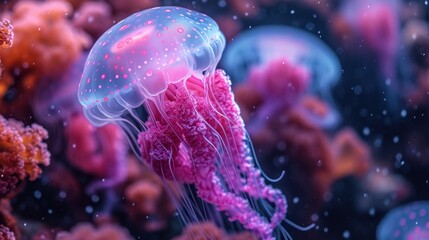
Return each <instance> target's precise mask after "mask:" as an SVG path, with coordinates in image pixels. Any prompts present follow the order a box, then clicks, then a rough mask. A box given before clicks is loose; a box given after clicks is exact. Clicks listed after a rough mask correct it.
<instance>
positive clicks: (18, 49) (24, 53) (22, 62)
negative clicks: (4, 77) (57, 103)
mask: <svg viewBox="0 0 429 240" xmlns="http://www.w3.org/2000/svg"><path fill="white" fill-rule="evenodd" d="M30 12H31V14H28V13H30ZM71 14H72V8H71V6H70V5H69V4H68V3H66V2H62V1H52V2H41V3H39V2H31V1H21V2H18V3H17V4H16V5H15V6H14V9H13V12H12V13H11V16H10V21H11V22H12V23H13V26H14V35H15V36H14V45H13V46H12V47H11V48H10V49H7V50H6V51H2V52H1V53H0V56H1V57H2V58H3V59H4V65H5V67H6V69H11V68H12V67H19V68H24V69H26V68H30V69H33V70H34V71H36V72H38V73H39V74H43V75H44V76H52V75H53V74H58V73H61V72H62V71H63V70H64V69H66V68H67V67H68V66H69V65H70V64H71V63H72V62H73V61H74V60H75V59H77V57H78V56H79V54H80V52H81V51H82V48H83V47H85V46H88V45H89V43H90V42H89V38H88V36H86V35H85V34H83V33H82V32H79V31H78V30H77V29H75V28H73V26H72V24H71V22H70V21H69V20H68V19H67V17H68V16H69V15H71ZM5 56H7V58H5Z"/></svg>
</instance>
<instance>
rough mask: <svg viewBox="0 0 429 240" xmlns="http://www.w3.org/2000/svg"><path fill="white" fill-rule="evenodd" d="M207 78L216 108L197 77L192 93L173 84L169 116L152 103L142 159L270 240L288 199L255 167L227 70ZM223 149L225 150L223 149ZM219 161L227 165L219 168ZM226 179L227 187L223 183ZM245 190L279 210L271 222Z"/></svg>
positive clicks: (168, 94) (191, 80) (167, 96)
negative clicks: (193, 186)
mask: <svg viewBox="0 0 429 240" xmlns="http://www.w3.org/2000/svg"><path fill="white" fill-rule="evenodd" d="M208 81H212V82H211V83H210V84H209V85H210V86H211V88H212V89H211V90H210V91H209V93H210V94H209V96H208V97H209V98H211V99H212V101H213V102H215V103H216V105H215V106H214V107H215V110H216V111H217V112H216V111H215V112H214V111H213V109H212V107H213V106H210V105H209V103H208V102H207V101H206V99H205V98H204V92H207V90H206V89H205V87H204V85H203V84H202V82H201V81H199V80H198V79H197V78H194V77H191V78H189V79H188V80H187V82H186V87H187V91H186V90H185V88H184V87H183V86H180V85H174V84H172V85H170V86H169V88H168V89H167V91H166V93H165V100H166V101H165V103H164V108H165V114H161V113H160V112H159V111H158V110H157V109H156V108H155V107H154V106H153V105H151V103H150V102H149V103H148V104H147V106H148V108H149V109H150V112H151V113H152V115H151V116H150V117H149V119H148V120H147V122H146V126H147V128H148V129H147V131H144V132H142V133H141V134H140V136H139V140H138V142H139V144H140V145H141V146H142V148H141V150H142V158H143V160H145V161H146V162H147V163H148V164H149V165H150V166H152V167H153V169H154V170H155V172H157V173H158V174H159V175H160V176H162V177H163V178H165V179H171V180H175V181H180V182H185V183H193V184H195V186H196V188H197V193H198V195H199V197H200V198H202V199H203V200H204V201H206V202H208V203H211V204H213V205H215V206H216V207H217V209H218V210H220V211H224V212H226V214H227V215H228V216H229V218H230V221H238V222H240V223H241V224H242V225H243V226H244V227H245V228H246V229H248V230H252V231H255V232H256V233H257V234H258V235H259V236H260V237H261V238H263V239H271V238H272V236H271V234H272V230H273V229H274V228H275V227H276V226H277V225H279V224H280V223H281V221H282V220H283V218H284V215H285V214H286V199H285V198H284V196H283V195H282V193H281V192H280V191H279V190H276V189H273V188H272V187H270V186H267V185H265V183H264V180H263V178H262V177H261V172H260V171H259V170H257V169H255V167H254V166H253V162H252V158H251V157H250V156H251V154H250V152H249V149H248V148H247V146H246V145H245V141H246V135H245V129H244V124H243V121H242V119H241V117H240V114H239V109H238V107H237V105H236V104H235V102H234V99H233V95H232V94H231V92H230V86H229V84H230V81H229V79H228V78H227V76H226V75H225V73H224V72H223V71H217V72H216V73H215V75H214V76H213V77H212V78H210V79H208ZM189 94H191V97H190V96H189ZM191 109H196V110H197V111H192V110H191ZM217 114H219V116H216V115H217ZM181 142H183V144H181ZM186 146H188V147H186ZM222 147H226V151H224V152H219V151H218V149H221V148H222ZM217 159H219V161H221V163H222V164H223V165H224V166H223V167H220V170H219V172H217V170H216V160H217ZM235 172H241V173H242V175H241V176H240V175H237V174H235ZM219 174H220V175H219ZM221 177H222V178H223V180H224V181H225V182H226V185H227V188H224V187H223V186H222V184H221V181H222V180H221ZM240 192H242V193H247V194H248V195H249V196H251V197H253V198H256V199H262V200H266V201H268V202H271V203H272V204H273V205H274V206H275V212H274V214H273V215H272V217H271V219H270V222H268V221H267V220H266V219H265V218H264V217H263V216H261V215H260V214H259V213H258V212H256V211H255V210H254V209H252V207H251V204H250V203H249V202H248V200H247V199H246V198H243V197H241V196H240V195H239V194H237V193H240Z"/></svg>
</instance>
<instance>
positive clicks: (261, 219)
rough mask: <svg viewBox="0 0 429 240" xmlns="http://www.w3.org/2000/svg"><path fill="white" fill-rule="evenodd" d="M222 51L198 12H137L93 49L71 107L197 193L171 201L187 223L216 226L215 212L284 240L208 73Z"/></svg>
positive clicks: (279, 215)
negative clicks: (114, 129) (118, 132)
mask: <svg viewBox="0 0 429 240" xmlns="http://www.w3.org/2000/svg"><path fill="white" fill-rule="evenodd" d="M224 47H225V38H224V36H223V34H222V33H221V32H220V31H219V28H218V26H217V24H216V23H215V22H214V21H213V20H212V19H211V18H209V17H208V16H206V15H204V14H202V13H199V12H195V11H191V10H188V9H185V8H180V7H159V8H152V9H148V10H145V11H142V12H139V13H136V14H134V15H132V16H130V17H128V18H126V19H124V20H123V21H121V22H119V23H118V24H116V25H115V26H113V27H112V28H111V29H109V30H108V31H107V32H106V33H104V34H103V35H102V36H101V37H100V39H99V40H98V41H97V42H96V43H95V45H94V47H93V48H92V50H91V52H90V54H89V57H88V59H87V62H86V64H85V69H84V72H83V75H82V78H81V82H80V85H79V90H78V98H79V101H80V103H81V104H82V106H83V108H84V113H85V115H86V117H87V118H88V120H89V121H90V122H91V123H92V124H94V125H96V126H102V125H104V124H106V123H109V122H115V123H117V124H119V125H120V126H122V128H123V129H124V130H125V132H126V133H127V135H128V137H129V140H130V144H131V145H132V146H133V150H134V152H135V153H136V154H137V155H138V156H139V157H140V158H141V159H142V160H143V161H144V162H145V163H146V164H148V165H149V166H151V167H152V169H153V170H154V171H155V172H156V173H157V174H158V175H160V176H161V177H162V178H163V179H164V180H172V181H175V182H177V183H186V184H187V185H186V186H188V187H189V189H188V192H189V193H191V192H196V194H197V195H198V197H199V199H201V200H202V201H200V200H198V198H197V197H195V196H193V195H192V194H190V195H188V197H185V198H183V199H176V200H177V202H178V205H180V206H181V208H179V210H178V211H179V216H180V217H181V218H182V220H183V221H184V222H185V223H186V224H189V223H190V222H194V221H203V220H209V219H210V220H214V221H217V220H220V215H219V213H218V211H220V212H223V213H225V215H227V217H228V219H229V221H230V222H234V221H236V222H238V223H240V224H241V225H242V226H243V227H244V228H245V229H247V230H250V231H253V232H254V233H255V234H256V235H257V236H259V237H260V238H262V239H274V238H273V231H274V229H277V230H278V231H279V232H278V233H280V234H282V235H283V238H289V237H290V236H289V235H288V233H287V232H286V231H284V229H282V228H281V227H279V228H277V227H278V226H279V225H281V222H282V221H283V219H284V217H285V214H286V210H287V205H286V199H285V197H284V196H283V194H282V193H281V191H279V190H277V189H274V188H272V187H271V186H269V185H266V184H265V182H264V179H263V177H262V176H261V175H262V174H261V171H260V170H259V169H258V168H256V167H255V166H254V162H253V161H254V159H253V157H252V156H253V155H252V149H251V148H249V145H251V144H250V139H249V138H248V137H247V134H246V131H245V129H244V124H243V120H242V119H241V117H240V112H239V109H238V106H237V105H236V103H235V101H234V97H233V95H232V93H231V89H230V80H229V78H228V77H227V76H226V75H225V73H224V72H223V71H221V70H215V67H216V65H217V63H218V61H219V59H220V57H221V55H222V52H223V49H224ZM213 208H214V209H213ZM214 210H217V211H214ZM218 223H219V224H221V223H222V222H221V221H218Z"/></svg>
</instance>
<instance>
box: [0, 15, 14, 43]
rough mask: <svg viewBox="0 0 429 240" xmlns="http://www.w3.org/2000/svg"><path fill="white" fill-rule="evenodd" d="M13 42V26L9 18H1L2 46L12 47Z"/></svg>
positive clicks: (0, 39)
mask: <svg viewBox="0 0 429 240" xmlns="http://www.w3.org/2000/svg"><path fill="white" fill-rule="evenodd" d="M12 44H13V26H12V24H10V21H9V20H8V19H2V20H0V46H1V47H2V48H10V47H12Z"/></svg>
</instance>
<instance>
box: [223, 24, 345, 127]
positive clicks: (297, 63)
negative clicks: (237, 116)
mask: <svg viewBox="0 0 429 240" xmlns="http://www.w3.org/2000/svg"><path fill="white" fill-rule="evenodd" d="M274 62H278V63H280V64H277V65H278V67H277V68H278V69H280V70H278V71H281V68H285V70H284V72H287V71H292V72H295V75H297V77H295V78H297V79H302V80H300V81H302V82H308V83H306V84H308V85H309V86H308V88H309V91H310V92H311V93H313V94H316V95H318V96H320V97H321V98H322V99H324V100H325V101H328V102H330V103H331V104H333V101H332V95H331V93H330V91H331V88H332V87H334V86H335V85H336V83H337V82H338V81H339V79H340V77H341V65H340V63H339V60H338V58H337V56H336V55H335V53H334V52H333V51H332V50H331V49H330V48H329V47H328V46H327V45H326V44H325V43H324V42H323V41H322V40H320V39H318V38H316V37H315V36H313V35H312V34H310V33H307V32H305V31H303V30H300V29H296V28H293V27H287V26H280V25H278V26H276V25H269V26H262V27H257V28H254V29H251V30H248V31H245V32H243V33H241V34H240V35H238V37H237V38H235V39H234V40H233V41H232V42H231V44H230V45H229V47H228V48H227V49H226V51H225V54H224V56H223V58H222V62H221V63H222V66H223V67H224V68H225V70H226V71H227V72H228V73H229V74H230V76H231V79H232V81H233V82H236V83H238V82H243V81H246V82H247V81H249V78H250V79H252V78H254V77H252V72H253V71H254V69H255V68H267V67H271V68H272V65H274ZM281 65H283V66H281ZM293 69H296V70H293ZM291 74H292V73H291ZM281 78H282V77H281V76H278V79H281ZM296 82H297V81H296ZM306 84H303V86H302V87H301V88H305V90H306V87H305V85H306ZM278 85H281V83H278ZM298 91H302V89H299V90H298ZM288 93H289V92H288ZM288 93H287V92H286V91H285V92H284V93H283V95H284V96H285V97H287V96H286V95H288ZM338 118H339V115H338V114H337V113H336V112H335V111H332V112H331V114H330V115H329V117H328V118H327V120H326V123H325V125H326V126H333V125H335V123H337V122H338Z"/></svg>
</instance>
